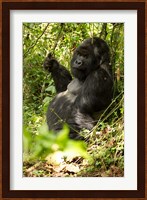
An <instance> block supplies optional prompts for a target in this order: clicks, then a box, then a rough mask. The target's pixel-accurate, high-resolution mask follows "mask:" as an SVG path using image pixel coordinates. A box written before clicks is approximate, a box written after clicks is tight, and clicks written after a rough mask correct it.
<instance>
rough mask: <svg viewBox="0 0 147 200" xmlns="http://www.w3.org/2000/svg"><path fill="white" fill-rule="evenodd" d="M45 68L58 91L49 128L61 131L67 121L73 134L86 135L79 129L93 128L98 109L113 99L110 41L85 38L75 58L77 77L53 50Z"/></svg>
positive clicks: (46, 60)
mask: <svg viewBox="0 0 147 200" xmlns="http://www.w3.org/2000/svg"><path fill="white" fill-rule="evenodd" d="M44 68H45V69H46V70H47V71H48V72H50V73H51V75H52V77H53V79H54V82H55V87H56V90H57V93H58V94H57V95H56V96H55V98H54V99H53V100H52V102H51V103H50V105H49V107H48V111H47V123H48V127H49V129H50V130H55V131H59V130H60V129H62V126H63V123H67V124H68V125H69V127H70V134H69V136H70V138H73V139H82V138H81V136H80V135H79V131H80V130H81V129H83V128H85V129H88V130H91V129H92V128H93V126H94V125H95V122H94V121H95V120H94V118H93V115H94V113H95V112H99V111H101V110H103V109H105V108H106V107H107V106H108V105H109V104H110V102H111V99H112V93H113V78H112V70H111V64H110V55H109V47H108V45H107V44H106V42H105V41H103V40H102V39H100V38H97V37H94V38H92V39H91V38H89V39H87V40H85V41H84V42H83V43H82V44H81V45H80V46H79V47H78V48H77V49H76V50H75V52H74V54H73V57H72V59H71V72H72V75H73V77H74V78H73V80H72V77H71V75H70V73H69V72H68V71H67V69H66V68H65V67H64V66H62V65H60V64H59V62H58V61H57V60H56V59H55V58H53V57H52V55H51V54H49V55H48V56H47V58H46V59H45V62H44Z"/></svg>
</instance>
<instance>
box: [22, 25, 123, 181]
mask: <svg viewBox="0 0 147 200" xmlns="http://www.w3.org/2000/svg"><path fill="white" fill-rule="evenodd" d="M94 36H97V37H100V38H102V39H104V40H105V41H106V42H107V43H108V45H109V47H110V52H111V63H112V67H113V75H114V81H115V86H114V95H113V101H112V103H111V104H110V105H109V107H108V108H107V109H106V110H105V111H103V112H102V113H101V114H100V116H99V119H98V121H97V124H96V126H95V127H94V128H93V130H92V131H88V130H84V132H86V133H87V134H86V135H87V137H86V139H87V141H86V142H83V141H73V140H70V139H69V138H68V133H69V129H68V126H67V125H65V127H64V128H63V130H61V131H60V132H59V133H58V134H57V135H56V134H55V133H53V132H51V131H50V132H49V131H47V128H46V119H45V115H46V111H47V107H48V104H49V103H50V101H51V100H52V99H53V97H54V96H55V94H56V91H55V87H54V83H53V80H52V78H51V76H50V74H47V73H46V72H45V71H44V70H43V61H44V59H45V57H46V56H47V54H48V53H49V52H51V53H52V54H54V55H55V57H56V58H57V59H58V60H59V62H60V63H61V64H62V65H64V66H66V67H67V68H68V69H69V70H70V59H71V57H72V53H73V51H74V49H75V48H76V47H77V46H78V45H79V44H80V43H81V42H82V41H83V40H84V39H86V38H89V37H94ZM123 74H124V24H122V23H113V24H112V23H24V24H23V77H24V79H23V123H24V124H23V125H24V131H23V136H24V137H23V150H24V156H23V158H24V159H23V160H24V176H35V177H40V176H43V177H45V176H55V177H68V176H74V177H76V176H123V172H124V121H123V120H124V119H123V118H124V93H123V91H124V76H123ZM81 134H82V133H81Z"/></svg>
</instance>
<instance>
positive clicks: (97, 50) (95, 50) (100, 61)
mask: <svg viewBox="0 0 147 200" xmlns="http://www.w3.org/2000/svg"><path fill="white" fill-rule="evenodd" d="M94 55H95V57H96V58H97V60H98V61H99V65H101V63H102V57H101V55H100V53H99V49H98V47H94Z"/></svg>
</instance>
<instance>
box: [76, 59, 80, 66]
mask: <svg viewBox="0 0 147 200" xmlns="http://www.w3.org/2000/svg"><path fill="white" fill-rule="evenodd" d="M75 65H76V66H77V67H80V66H81V65H82V61H81V60H78V59H77V60H75Z"/></svg>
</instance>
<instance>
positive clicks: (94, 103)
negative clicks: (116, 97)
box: [75, 68, 113, 114]
mask: <svg viewBox="0 0 147 200" xmlns="http://www.w3.org/2000/svg"><path fill="white" fill-rule="evenodd" d="M112 94H113V81H112V77H111V76H110V75H109V74H108V73H107V72H106V70H105V69H103V68H99V69H97V70H95V71H92V72H91V73H90V74H89V75H88V77H87V78H86V80H85V82H84V83H83V86H82V88H81V91H80V93H79V95H78V97H77V99H76V102H75V104H76V106H77V107H78V108H79V110H80V112H82V113H89V114H91V113H94V112H98V111H100V110H103V109H104V108H106V106H108V105H109V103H110V102H111V99H112Z"/></svg>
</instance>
